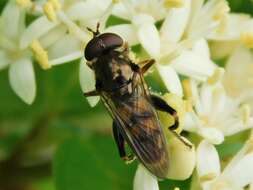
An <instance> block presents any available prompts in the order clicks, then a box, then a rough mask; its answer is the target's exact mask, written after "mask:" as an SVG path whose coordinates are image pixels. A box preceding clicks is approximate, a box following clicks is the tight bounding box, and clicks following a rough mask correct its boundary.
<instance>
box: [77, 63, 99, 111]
mask: <svg viewBox="0 0 253 190" xmlns="http://www.w3.org/2000/svg"><path fill="white" fill-rule="evenodd" d="M79 81H80V85H81V88H82V91H83V92H89V91H92V90H94V89H95V76H94V72H93V71H92V70H91V69H90V68H89V67H88V66H87V65H86V64H85V62H84V59H82V60H81V62H80V67H79ZM87 100H88V102H89V104H90V106H91V107H94V106H95V105H96V104H97V103H98V101H99V96H92V97H88V98H87Z"/></svg>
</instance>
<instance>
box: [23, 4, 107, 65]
mask: <svg viewBox="0 0 253 190" xmlns="http://www.w3.org/2000/svg"><path fill="white" fill-rule="evenodd" d="M53 2H54V3H53ZM55 2H56V3H57V4H56V5H57V6H55ZM38 6H39V5H38ZM108 6H110V0H108V1H101V2H98V1H95V0H87V1H77V0H76V1H72V2H68V1H64V3H62V4H61V3H60V2H58V1H56V0H54V1H47V2H46V3H44V4H43V8H44V14H45V15H43V16H41V17H39V18H37V19H36V20H35V21H34V22H32V23H31V24H30V25H29V26H28V27H27V29H26V30H25V31H24V33H23V35H22V37H21V41H20V47H21V48H26V47H27V46H29V45H30V44H31V43H32V41H34V40H38V39H40V40H39V41H40V43H41V45H42V47H43V48H44V49H47V53H48V57H49V64H50V65H58V64H62V63H66V62H70V61H72V60H75V59H78V58H81V57H83V49H84V45H85V44H86V43H87V42H88V41H89V40H90V38H91V34H90V33H88V31H87V30H86V27H88V26H91V25H92V27H93V26H94V25H95V23H97V22H98V21H99V19H102V17H103V16H104V14H105V11H106V9H107V8H108ZM50 7H52V8H50ZM55 7H56V8H55ZM77 22H78V23H79V25H78V24H77ZM102 23H104V22H102ZM102 23H101V24H102ZM84 26H85V27H84Z"/></svg>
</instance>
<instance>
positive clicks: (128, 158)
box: [112, 121, 135, 164]
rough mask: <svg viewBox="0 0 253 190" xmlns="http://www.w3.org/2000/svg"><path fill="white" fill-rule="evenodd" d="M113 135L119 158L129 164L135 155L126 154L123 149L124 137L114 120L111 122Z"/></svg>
mask: <svg viewBox="0 0 253 190" xmlns="http://www.w3.org/2000/svg"><path fill="white" fill-rule="evenodd" d="M112 129H113V136H114V139H115V141H116V144H117V147H118V151H119V155H120V158H121V159H123V160H124V161H125V163H126V164H130V163H132V162H133V161H134V160H135V156H133V155H127V154H126V150H125V139H124V137H123V136H122V135H121V133H120V132H119V130H118V126H117V123H116V122H115V121H114V122H113V124H112Z"/></svg>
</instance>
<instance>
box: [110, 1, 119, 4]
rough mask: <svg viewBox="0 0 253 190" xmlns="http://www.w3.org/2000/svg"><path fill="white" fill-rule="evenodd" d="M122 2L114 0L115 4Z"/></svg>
mask: <svg viewBox="0 0 253 190" xmlns="http://www.w3.org/2000/svg"><path fill="white" fill-rule="evenodd" d="M119 2H120V0H112V3H113V4H117V3H119Z"/></svg>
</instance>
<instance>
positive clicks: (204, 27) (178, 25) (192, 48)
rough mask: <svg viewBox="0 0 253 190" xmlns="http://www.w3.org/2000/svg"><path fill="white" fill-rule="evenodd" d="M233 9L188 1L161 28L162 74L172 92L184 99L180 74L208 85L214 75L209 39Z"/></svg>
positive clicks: (218, 3)
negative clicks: (206, 82) (209, 79)
mask: <svg viewBox="0 0 253 190" xmlns="http://www.w3.org/2000/svg"><path fill="white" fill-rule="evenodd" d="M228 11H229V7H228V5H227V3H226V1H223V0H222V1H217V0H211V1H207V2H206V3H205V4H204V3H203V1H201V0H200V1H197V0H196V1H190V0H189V1H188V0H185V1H184V5H183V6H182V7H181V8H177V9H172V10H171V11H169V12H168V14H167V17H166V19H165V21H164V23H163V25H162V27H161V30H160V34H161V37H160V38H161V41H162V42H163V43H162V44H163V45H162V47H161V52H160V57H159V59H158V62H159V63H160V64H163V65H164V66H158V67H157V68H158V71H159V73H160V75H161V77H162V79H163V81H164V83H165V85H166V86H167V88H168V90H169V91H171V92H173V93H176V94H178V95H180V96H182V87H181V85H180V82H179V78H178V76H177V75H176V72H177V73H179V74H182V75H184V76H188V77H190V78H194V79H197V80H201V81H204V80H206V78H207V77H208V76H210V75H212V73H213V71H214V68H215V66H214V64H213V63H212V61H211V60H210V52H209V47H208V44H207V42H206V38H207V36H208V35H209V34H210V33H211V32H212V31H214V30H216V29H217V28H218V27H219V25H220V24H221V22H222V20H223V19H225V17H226V15H227V12H228Z"/></svg>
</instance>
